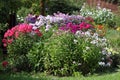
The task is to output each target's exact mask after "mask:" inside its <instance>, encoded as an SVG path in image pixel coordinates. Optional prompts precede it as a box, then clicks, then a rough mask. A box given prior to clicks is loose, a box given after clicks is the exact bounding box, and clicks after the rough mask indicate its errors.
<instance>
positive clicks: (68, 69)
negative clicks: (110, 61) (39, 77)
mask: <svg viewBox="0 0 120 80" xmlns="http://www.w3.org/2000/svg"><path fill="white" fill-rule="evenodd" d="M74 39H76V40H78V42H77V43H75V42H74ZM44 46H45V47H44V48H45V53H46V58H45V63H44V65H45V69H46V72H48V73H50V74H54V75H59V76H69V75H72V74H73V73H75V72H77V71H79V72H82V74H84V75H85V74H88V73H89V72H90V73H92V72H93V71H94V70H95V69H96V68H97V67H98V62H99V61H100V59H101V57H100V56H101V55H102V54H101V53H100V48H98V47H96V46H95V45H92V44H90V42H89V41H85V39H81V38H76V37H75V36H74V35H72V34H68V33H64V32H58V34H57V35H56V34H54V35H53V36H52V37H51V38H50V39H48V41H47V43H45V45H44ZM87 46H88V47H90V49H89V50H87V49H86V47H87Z"/></svg>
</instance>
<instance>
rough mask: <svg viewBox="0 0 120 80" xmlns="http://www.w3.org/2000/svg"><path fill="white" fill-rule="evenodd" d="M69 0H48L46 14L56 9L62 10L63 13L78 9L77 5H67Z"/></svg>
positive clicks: (54, 11)
mask: <svg viewBox="0 0 120 80" xmlns="http://www.w3.org/2000/svg"><path fill="white" fill-rule="evenodd" d="M68 2H69V1H66V0H53V1H48V3H47V13H48V14H53V13H56V12H58V11H60V12H63V13H72V12H73V10H79V8H78V7H76V6H73V5H69V3H70V2H69V3H68Z"/></svg>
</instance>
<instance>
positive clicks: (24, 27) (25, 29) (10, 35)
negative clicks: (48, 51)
mask: <svg viewBox="0 0 120 80" xmlns="http://www.w3.org/2000/svg"><path fill="white" fill-rule="evenodd" d="M29 33H34V34H36V35H38V36H42V33H41V32H40V31H39V29H35V30H34V29H33V27H32V26H31V25H29V24H25V23H24V24H19V25H17V26H15V27H13V28H12V29H8V30H7V32H5V34H4V38H3V40H2V42H3V45H4V47H6V46H7V44H11V43H12V42H13V41H14V39H17V38H18V37H19V35H20V34H23V35H24V34H29Z"/></svg>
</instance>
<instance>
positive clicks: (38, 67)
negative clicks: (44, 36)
mask: <svg viewBox="0 0 120 80" xmlns="http://www.w3.org/2000/svg"><path fill="white" fill-rule="evenodd" d="M27 58H28V59H29V62H30V64H31V65H33V70H35V71H43V70H44V69H43V68H44V65H43V61H44V58H45V53H44V43H42V42H41V41H40V42H38V43H35V44H34V46H33V47H32V49H30V51H29V52H28V54H27Z"/></svg>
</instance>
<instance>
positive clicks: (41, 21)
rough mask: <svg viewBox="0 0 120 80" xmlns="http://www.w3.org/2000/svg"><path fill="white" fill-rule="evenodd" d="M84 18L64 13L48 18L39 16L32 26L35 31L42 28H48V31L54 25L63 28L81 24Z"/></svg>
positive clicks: (48, 16)
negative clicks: (68, 25) (71, 24)
mask: <svg viewBox="0 0 120 80" xmlns="http://www.w3.org/2000/svg"><path fill="white" fill-rule="evenodd" d="M84 20H85V19H84V17H82V16H80V15H68V14H63V13H54V15H47V16H42V15H40V16H38V18H37V20H36V22H35V23H30V25H32V26H33V29H37V28H39V27H41V26H45V27H46V31H48V30H49V28H51V27H52V25H56V24H57V26H61V25H66V24H68V23H75V24H80V23H81V22H82V21H84Z"/></svg>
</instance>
